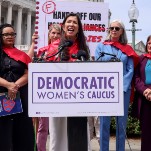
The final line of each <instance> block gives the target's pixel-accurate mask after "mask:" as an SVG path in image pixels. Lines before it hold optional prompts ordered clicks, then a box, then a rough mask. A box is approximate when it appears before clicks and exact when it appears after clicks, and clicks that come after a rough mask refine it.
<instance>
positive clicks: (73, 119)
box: [28, 61, 124, 151]
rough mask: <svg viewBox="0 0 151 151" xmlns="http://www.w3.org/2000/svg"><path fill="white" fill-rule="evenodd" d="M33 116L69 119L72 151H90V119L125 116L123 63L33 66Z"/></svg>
mask: <svg viewBox="0 0 151 151" xmlns="http://www.w3.org/2000/svg"><path fill="white" fill-rule="evenodd" d="M28 86H29V99H28V101H29V102H28V103H29V116H31V117H68V118H67V131H68V149H69V150H68V151H77V150H78V151H87V150H88V142H87V141H88V139H87V116H123V114H124V108H123V64H122V62H99V61H97V62H50V63H30V64H29V81H28Z"/></svg>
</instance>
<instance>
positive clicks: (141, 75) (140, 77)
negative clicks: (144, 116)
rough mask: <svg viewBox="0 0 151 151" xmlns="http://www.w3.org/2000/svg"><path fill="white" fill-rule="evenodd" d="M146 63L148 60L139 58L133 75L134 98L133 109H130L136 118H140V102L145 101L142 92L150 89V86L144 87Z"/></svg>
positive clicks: (142, 57) (142, 56)
mask: <svg viewBox="0 0 151 151" xmlns="http://www.w3.org/2000/svg"><path fill="white" fill-rule="evenodd" d="M147 61H148V58H147V57H145V56H144V55H141V56H140V60H139V63H138V65H137V67H136V69H135V73H134V86H135V89H136V92H135V97H134V102H133V103H134V106H135V107H134V108H133V109H132V110H133V112H135V114H136V115H135V116H136V117H138V118H139V117H140V109H141V102H142V101H143V100H144V99H146V98H145V97H144V96H143V92H144V90H146V89H147V88H150V89H151V85H146V84H145V80H146V79H145V66H146V63H147Z"/></svg>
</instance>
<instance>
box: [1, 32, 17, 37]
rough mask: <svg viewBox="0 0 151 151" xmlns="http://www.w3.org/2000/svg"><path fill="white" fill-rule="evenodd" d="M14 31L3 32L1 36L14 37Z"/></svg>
mask: <svg viewBox="0 0 151 151" xmlns="http://www.w3.org/2000/svg"><path fill="white" fill-rule="evenodd" d="M16 35H17V34H16V33H4V34H2V36H3V37H9V36H11V37H16Z"/></svg>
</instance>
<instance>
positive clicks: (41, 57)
mask: <svg viewBox="0 0 151 151" xmlns="http://www.w3.org/2000/svg"><path fill="white" fill-rule="evenodd" d="M44 56H45V51H44V52H42V54H41V56H40V59H43V57H44Z"/></svg>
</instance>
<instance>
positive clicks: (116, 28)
mask: <svg viewBox="0 0 151 151" xmlns="http://www.w3.org/2000/svg"><path fill="white" fill-rule="evenodd" d="M109 29H110V30H111V31H112V30H116V31H119V30H120V29H121V28H120V27H110V28H109Z"/></svg>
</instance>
